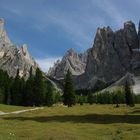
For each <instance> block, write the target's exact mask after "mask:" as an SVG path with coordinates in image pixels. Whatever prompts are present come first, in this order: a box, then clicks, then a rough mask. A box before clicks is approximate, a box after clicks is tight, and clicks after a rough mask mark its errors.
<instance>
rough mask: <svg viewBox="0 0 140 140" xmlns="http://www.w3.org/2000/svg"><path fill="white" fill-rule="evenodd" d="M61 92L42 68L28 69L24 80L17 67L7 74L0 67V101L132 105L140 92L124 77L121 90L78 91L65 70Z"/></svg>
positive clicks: (138, 98) (35, 103) (47, 103)
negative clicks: (12, 72) (13, 71)
mask: <svg viewBox="0 0 140 140" xmlns="http://www.w3.org/2000/svg"><path fill="white" fill-rule="evenodd" d="M63 87H64V88H63V93H60V92H59V91H58V90H56V89H54V86H53V85H52V84H51V83H50V81H48V80H46V78H45V77H44V76H43V73H42V71H40V69H39V68H37V69H36V72H35V74H33V72H32V68H31V69H30V74H29V78H28V79H27V80H26V81H25V80H24V79H23V78H20V76H19V70H18V71H17V74H16V77H15V78H13V77H9V76H8V74H7V72H5V71H3V70H0V103H3V104H9V105H22V106H52V105H53V104H56V103H62V102H63V104H64V105H67V106H68V107H71V106H73V105H75V104H76V103H79V104H81V105H83V104H84V103H89V104H93V103H96V104H116V106H117V107H118V106H119V104H127V105H128V106H134V105H135V104H136V103H140V95H135V94H133V92H132V89H131V86H130V85H129V82H127V81H126V83H125V85H124V87H123V90H116V91H113V92H109V91H104V92H96V93H94V92H93V91H89V90H85V91H84V92H83V93H82V92H81V94H79V93H78V94H76V91H75V89H74V85H73V80H72V74H71V72H70V70H68V71H67V74H66V76H65V80H64V84H63Z"/></svg>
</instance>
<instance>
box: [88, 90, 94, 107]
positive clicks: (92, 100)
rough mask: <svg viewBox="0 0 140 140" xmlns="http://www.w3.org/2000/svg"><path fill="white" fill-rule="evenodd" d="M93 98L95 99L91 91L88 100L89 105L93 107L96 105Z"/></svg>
mask: <svg viewBox="0 0 140 140" xmlns="http://www.w3.org/2000/svg"><path fill="white" fill-rule="evenodd" d="M93 98H94V96H93V94H92V92H91V91H90V92H89V93H88V97H87V100H88V103H89V104H91V105H92V104H93V103H94V99H93Z"/></svg>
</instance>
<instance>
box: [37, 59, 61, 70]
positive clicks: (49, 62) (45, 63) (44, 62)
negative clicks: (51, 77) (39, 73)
mask: <svg viewBox="0 0 140 140" xmlns="http://www.w3.org/2000/svg"><path fill="white" fill-rule="evenodd" d="M58 59H59V60H60V59H61V57H46V58H36V62H37V63H38V64H39V67H40V68H41V69H42V70H43V71H44V72H47V71H48V70H49V68H50V67H52V66H53V65H54V63H55V62H56V61H57V60H58Z"/></svg>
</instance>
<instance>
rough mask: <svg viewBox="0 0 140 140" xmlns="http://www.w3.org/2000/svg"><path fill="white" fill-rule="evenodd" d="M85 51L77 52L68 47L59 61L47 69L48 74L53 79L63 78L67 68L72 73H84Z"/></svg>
mask: <svg viewBox="0 0 140 140" xmlns="http://www.w3.org/2000/svg"><path fill="white" fill-rule="evenodd" d="M86 60H87V53H83V54H78V53H76V52H75V51H74V49H69V50H68V51H67V52H66V54H65V55H64V57H63V58H62V60H61V61H57V63H55V64H54V66H53V67H52V68H50V69H49V71H48V74H47V75H48V76H49V77H53V78H55V79H60V78H64V76H65V74H66V72H67V70H68V69H70V70H71V72H72V74H73V75H80V74H82V73H84V71H85V68H86Z"/></svg>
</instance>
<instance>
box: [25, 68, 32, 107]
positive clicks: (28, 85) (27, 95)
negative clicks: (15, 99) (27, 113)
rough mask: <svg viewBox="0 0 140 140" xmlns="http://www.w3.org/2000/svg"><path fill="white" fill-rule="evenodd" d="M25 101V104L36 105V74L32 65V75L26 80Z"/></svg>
mask: <svg viewBox="0 0 140 140" xmlns="http://www.w3.org/2000/svg"><path fill="white" fill-rule="evenodd" d="M23 99H24V102H23V105H25V106H33V105H35V97H34V76H33V72H32V67H31V68H30V75H29V78H28V80H27V81H26V86H25V93H24V97H23Z"/></svg>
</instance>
